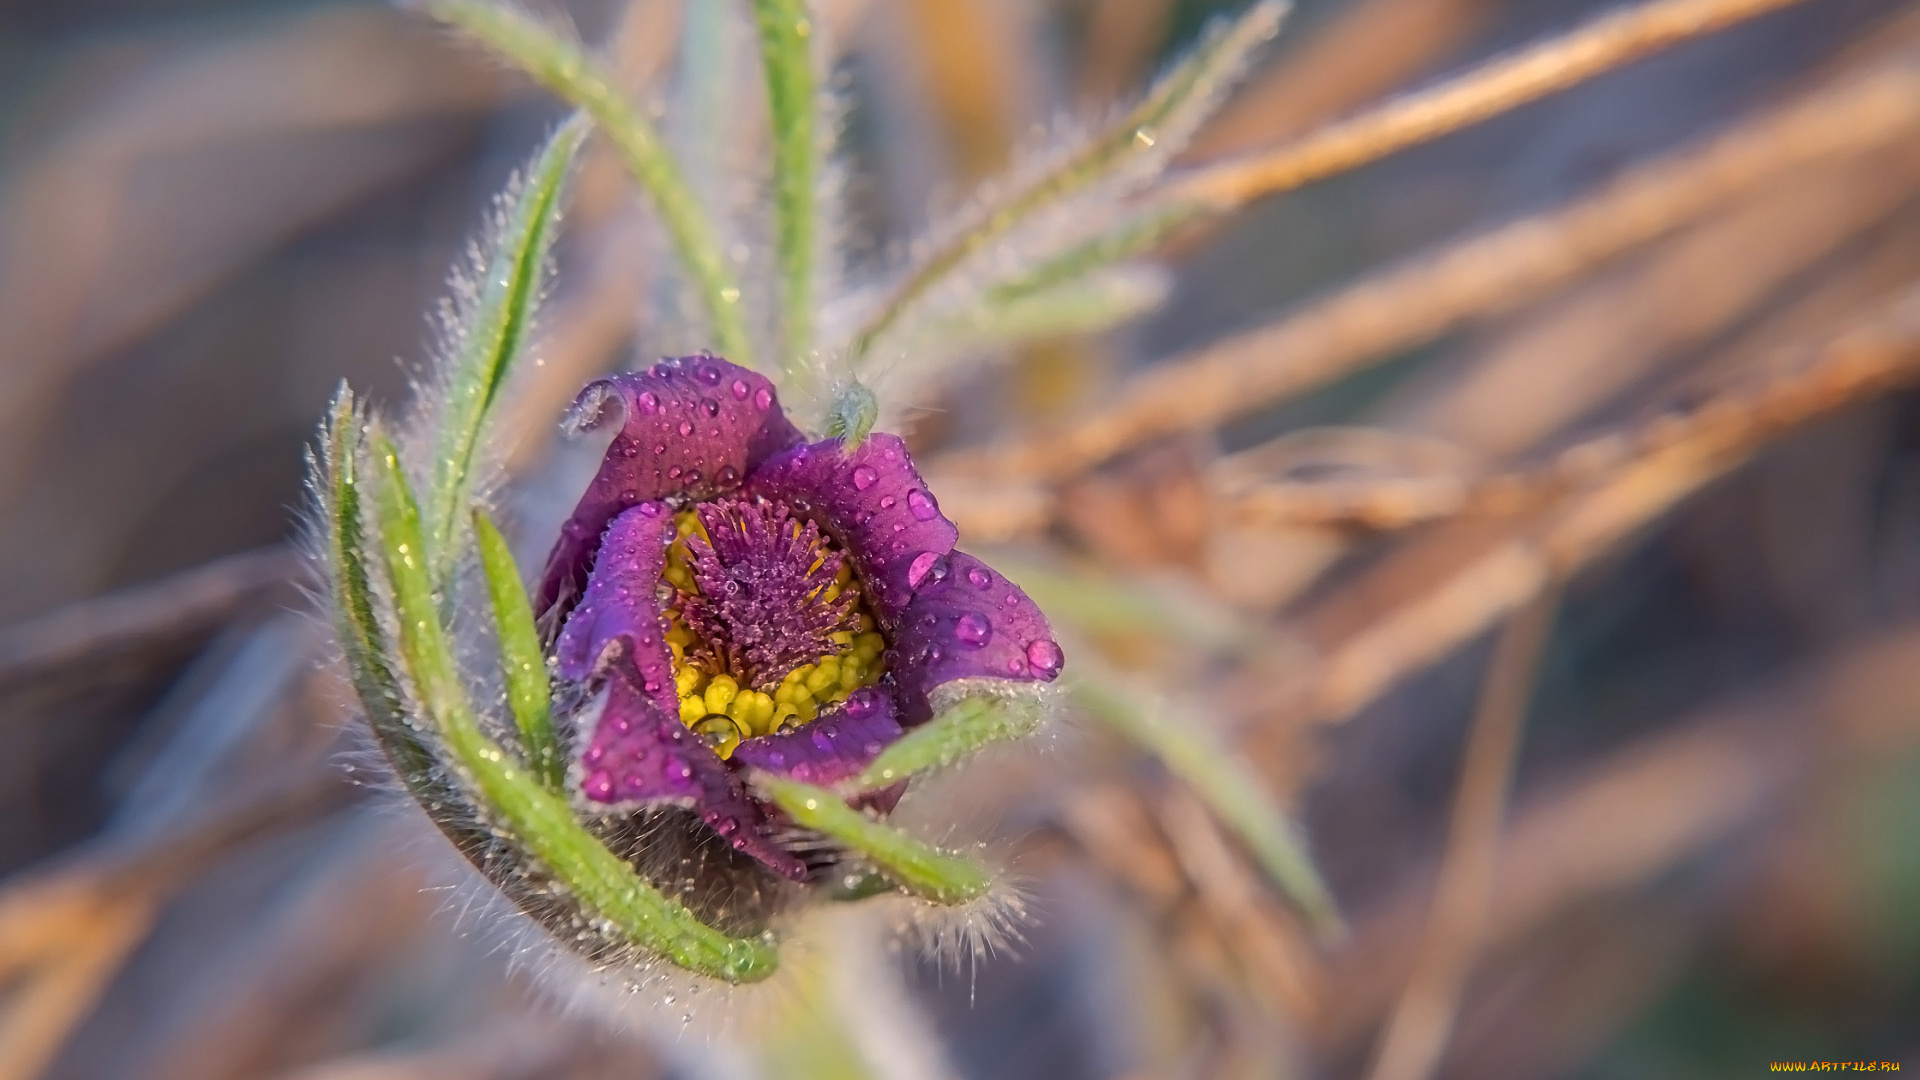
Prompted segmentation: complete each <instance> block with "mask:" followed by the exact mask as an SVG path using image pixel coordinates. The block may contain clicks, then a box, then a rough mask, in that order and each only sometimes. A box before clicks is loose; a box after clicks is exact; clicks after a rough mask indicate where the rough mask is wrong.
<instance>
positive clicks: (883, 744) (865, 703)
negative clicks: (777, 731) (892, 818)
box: [733, 687, 900, 787]
mask: <svg viewBox="0 0 1920 1080" xmlns="http://www.w3.org/2000/svg"><path fill="white" fill-rule="evenodd" d="M899 737H900V722H899V721H898V720H896V719H894V708H893V699H892V698H890V697H888V696H887V695H886V694H883V693H881V692H880V691H878V690H876V689H874V688H873V687H867V688H866V689H863V690H856V691H854V692H853V694H852V695H851V696H849V697H848V698H847V700H846V703H845V704H844V705H842V706H841V707H840V710H839V711H838V712H835V713H831V714H828V715H824V716H822V717H820V718H819V719H818V720H815V721H814V722H813V723H811V724H807V725H805V726H802V727H799V728H796V729H794V730H793V731H790V732H788V733H786V734H784V735H761V736H759V737H757V738H752V739H748V740H746V741H745V742H743V743H741V744H740V745H739V747H738V748H737V749H735V750H734V752H733V761H734V763H735V764H736V765H744V766H747V767H750V768H755V769H762V770H765V771H766V772H770V773H778V774H780V775H782V776H790V777H792V778H793V779H795V780H799V781H802V782H804V783H808V784H818V785H820V786H821V787H832V786H833V785H835V784H838V783H840V782H841V781H842V780H846V779H848V778H850V777H852V776H853V775H855V774H856V773H858V772H859V771H860V770H861V769H864V768H866V767H867V763H868V762H870V761H872V760H873V759H874V758H876V757H878V756H879V755H880V751H882V750H885V749H886V748H887V747H888V746H889V745H891V744H892V743H893V741H894V740H895V739H898V738H899Z"/></svg>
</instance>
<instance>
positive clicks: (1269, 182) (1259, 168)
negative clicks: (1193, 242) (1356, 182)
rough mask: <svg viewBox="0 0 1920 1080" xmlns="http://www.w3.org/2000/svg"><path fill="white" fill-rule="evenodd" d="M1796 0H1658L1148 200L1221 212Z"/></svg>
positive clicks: (1209, 171) (1193, 177)
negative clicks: (1191, 204)
mask: <svg viewBox="0 0 1920 1080" xmlns="http://www.w3.org/2000/svg"><path fill="white" fill-rule="evenodd" d="M1798 2H1799V0H1657V2H1655V3H1650V4H1645V5H1642V6H1640V7H1636V8H1630V9H1628V10H1626V11H1621V12H1616V13H1614V14H1611V15H1607V16H1604V17H1602V18H1600V19H1597V20H1595V21H1594V22H1592V23H1589V24H1588V25H1586V26H1583V27H1580V28H1579V29H1577V30H1574V31H1573V32H1571V33H1569V34H1566V35H1565V36H1563V37H1558V38H1555V39H1553V40H1552V41H1548V42H1545V43H1543V44H1541V45H1536V46H1534V47H1532V48H1529V49H1524V50H1522V51H1520V52H1517V53H1515V54H1513V55H1511V56H1508V57H1505V58H1503V59H1497V60H1494V61H1492V62H1490V63H1487V64H1483V65H1481V66H1479V67H1477V68H1475V69H1473V70H1472V71H1471V72H1469V73H1467V74H1465V75H1462V76H1460V77H1459V78H1456V79H1453V80H1451V81H1449V82H1446V83H1442V84H1441V85H1439V86H1436V87H1434V88H1432V89H1430V90H1424V91H1420V92H1418V93H1415V94H1411V95H1408V96H1406V97H1403V98H1399V99H1397V100H1394V101H1390V102H1388V103H1386V104H1385V105H1382V106H1380V107H1378V108H1375V109H1372V110H1369V111H1367V112H1365V113H1363V114H1361V115H1359V116H1356V117H1353V118H1352V119H1350V120H1345V121H1342V122H1340V123H1336V124H1332V125H1329V126H1328V127H1325V128H1323V129H1321V130H1319V131H1316V132H1313V133H1311V134H1309V135H1306V136H1304V137H1302V138H1300V139H1298V140H1296V141H1294V142H1291V143H1288V144H1286V145H1284V146H1280V147H1277V148H1275V149H1273V150H1269V151H1265V152H1263V153H1259V154H1254V155H1250V156H1248V157H1245V158H1240V159H1236V160H1233V161H1228V162H1223V163H1221V164H1219V165H1213V166H1209V167H1207V168H1204V169H1197V170H1194V171H1192V172H1190V173H1188V174H1186V175H1184V176H1181V177H1177V178H1173V179H1170V180H1169V182H1168V183H1167V185H1166V186H1165V187H1164V188H1163V189H1161V191H1159V192H1158V193H1156V198H1167V199H1170V200H1172V201H1174V202H1188V201H1191V202H1198V203H1205V204H1209V205H1212V206H1216V207H1219V208H1221V209H1231V208H1233V207H1237V206H1240V205H1243V204H1245V203H1247V202H1249V201H1251V200H1253V199H1257V198H1259V197H1261V196H1263V195H1272V194H1275V193H1277V192H1281V191H1286V190H1288V189H1289V188H1296V187H1299V186H1301V185H1303V184H1306V183H1309V182H1311V181H1314V180H1318V179H1321V178H1323V177H1327V176H1331V175H1333V174H1334V173H1339V172H1345V171H1346V170H1348V169H1352V168H1355V167H1358V166H1360V165H1364V164H1366V163H1367V162H1369V161H1373V160H1375V159H1376V158H1381V157H1385V156H1386V155H1388V154H1391V153H1393V152H1394V151H1396V150H1402V149H1405V148H1406V147H1409V146H1412V145H1414V144H1416V143H1422V142H1426V141H1428V140H1430V139H1434V138H1438V137H1439V136H1441V135H1444V134H1446V133H1448V132H1450V131H1456V130H1458V129H1460V128H1463V127H1467V126H1469V125H1472V124H1476V123H1479V122H1480V121H1482V120H1485V119H1487V118H1488V117H1491V116H1495V115H1498V114H1499V113H1503V112H1506V111H1507V110H1508V109H1512V108H1514V107H1515V106H1518V105H1521V104H1524V103H1525V102H1528V101H1531V100H1533V99H1535V98H1538V97H1543V96H1545V95H1547V94H1551V93H1553V92H1555V91H1557V90H1564V89H1566V88H1568V87H1570V86H1574V85H1577V84H1578V83H1581V82H1583V81H1585V80H1587V79H1590V78H1592V77H1594V76H1595V75H1598V74H1600V73H1602V72H1604V71H1607V70H1609V69H1612V68H1615V67H1619V66H1620V65H1622V64H1626V63H1631V62H1632V61H1634V60H1637V59H1639V58H1640V57H1643V56H1646V55H1647V54H1648V53H1651V52H1655V51H1657V50H1660V49H1664V48H1667V47H1669V46H1672V45H1676V44H1678V43H1680V42H1682V41H1686V40H1689V39H1691V38H1696V37H1700V36H1702V35H1705V34H1711V33H1713V32H1714V31H1716V30H1722V29H1725V28H1726V27H1728V26H1732V25H1734V24H1735V23H1739V22H1743V21H1745V20H1747V19H1751V18H1753V17H1755V16H1757V15H1763V14H1765V13H1767V12H1769V11H1773V10H1775V9H1777V8H1782V7H1786V6H1787V5H1788V4H1793V3H1798Z"/></svg>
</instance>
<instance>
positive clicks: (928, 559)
mask: <svg viewBox="0 0 1920 1080" xmlns="http://www.w3.org/2000/svg"><path fill="white" fill-rule="evenodd" d="M939 561H940V556H939V555H938V554H937V553H935V552H931V551H923V552H921V553H920V554H919V555H916V556H915V557H914V560H913V562H912V563H910V564H909V565H908V566H907V585H908V587H910V588H915V589H917V588H919V587H920V583H921V582H923V581H925V580H927V572H928V571H930V570H932V569H933V564H934V563H936V562H939Z"/></svg>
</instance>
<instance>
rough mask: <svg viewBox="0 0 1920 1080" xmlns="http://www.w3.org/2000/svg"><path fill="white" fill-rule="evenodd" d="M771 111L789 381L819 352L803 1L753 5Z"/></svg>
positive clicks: (810, 89)
mask: <svg viewBox="0 0 1920 1080" xmlns="http://www.w3.org/2000/svg"><path fill="white" fill-rule="evenodd" d="M753 15H754V21H755V23H756V24H757V25H758V26H759V29H760V59H761V62H762V64H763V65H764V67H765V69H766V80H767V102H768V105H769V107H770V109H771V111H772V113H773V208H774V215H775V219H776V220H777V221H778V223H779V228H778V236H777V238H776V239H777V243H778V247H779V258H780V286H781V289H780V308H781V327H782V329H783V331H784V334H785V341H786V355H785V356H784V357H783V358H782V359H783V360H784V363H785V368H786V373H787V378H788V380H789V382H792V381H794V380H798V379H801V378H804V377H805V374H806V368H805V363H806V356H807V353H808V352H809V350H811V349H812V347H813V262H814V231H815V230H814V211H815V202H814V200H815V190H814V189H815V184H816V180H815V176H816V172H817V169H816V157H817V155H818V142H817V136H816V134H815V130H814V114H815V100H816V93H817V91H816V88H815V86H814V67H813V49H812V41H813V21H812V19H811V18H810V17H809V16H808V14H807V6H806V4H805V3H804V2H802V0H753Z"/></svg>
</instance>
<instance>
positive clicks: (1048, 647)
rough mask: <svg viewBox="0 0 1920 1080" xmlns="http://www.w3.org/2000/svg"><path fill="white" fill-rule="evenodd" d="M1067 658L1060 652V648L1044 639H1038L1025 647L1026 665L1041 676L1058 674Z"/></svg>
mask: <svg viewBox="0 0 1920 1080" xmlns="http://www.w3.org/2000/svg"><path fill="white" fill-rule="evenodd" d="M1066 662H1067V658H1066V656H1065V655H1064V654H1062V653H1061V652H1060V646H1058V645H1055V644H1054V643H1053V642H1052V641H1050V640H1048V639H1046V638H1040V639H1039V640H1037V641H1035V642H1034V643H1033V644H1031V645H1028V646H1027V663H1029V664H1032V665H1033V670H1035V671H1037V672H1039V673H1040V674H1042V675H1046V676H1052V675H1057V674H1059V672H1060V668H1061V667H1062V665H1064V664H1065V663H1066Z"/></svg>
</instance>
